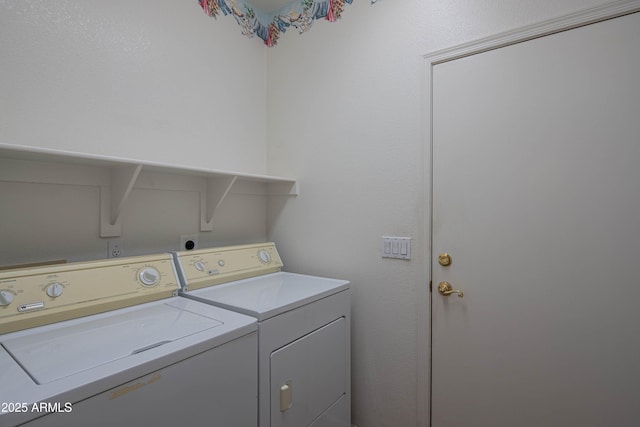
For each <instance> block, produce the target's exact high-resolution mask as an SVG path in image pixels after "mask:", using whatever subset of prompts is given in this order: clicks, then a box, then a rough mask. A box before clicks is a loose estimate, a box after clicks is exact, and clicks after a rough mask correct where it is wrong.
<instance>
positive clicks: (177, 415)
mask: <svg viewBox="0 0 640 427" xmlns="http://www.w3.org/2000/svg"><path fill="white" fill-rule="evenodd" d="M178 287H179V284H178V279H177V276H176V271H175V266H174V262H173V260H172V257H171V255H170V254H163V255H153V256H143V257H130V258H121V259H113V260H104V261H93V262H83V263H73V264H64V265H58V266H50V267H40V268H31V269H21V270H11V271H4V272H0V405H1V407H0V426H2V427H8V426H17V425H28V426H30V427H35V426H62V425H64V426H78V427H79V426H82V427H84V426H88V425H91V426H109V427H112V426H118V425H119V426H131V425H149V426H171V427H175V426H177V425H183V426H225V427H226V426H231V427H233V426H237V427H246V426H252V425H253V426H255V425H257V379H256V378H257V377H256V376H257V358H256V352H257V345H258V342H257V322H256V319H254V318H252V317H250V316H246V315H243V314H239V313H237V312H233V311H229V310H224V309H221V308H219V307H214V306H211V305H206V304H202V303H199V302H197V301H194V300H190V299H187V298H183V297H180V296H178Z"/></svg>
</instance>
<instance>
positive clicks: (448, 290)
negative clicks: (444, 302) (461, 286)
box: [438, 282, 464, 298]
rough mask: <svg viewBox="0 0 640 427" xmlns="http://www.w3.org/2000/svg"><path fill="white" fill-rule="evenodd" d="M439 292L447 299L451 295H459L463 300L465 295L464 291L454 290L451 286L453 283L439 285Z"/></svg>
mask: <svg viewBox="0 0 640 427" xmlns="http://www.w3.org/2000/svg"><path fill="white" fill-rule="evenodd" d="M438 292H440V293H441V294H442V295H444V296H446V297H448V296H449V295H451V294H458V298H462V297H463V296H464V293H463V292H462V291H459V290H457V289H453V287H452V286H451V283H449V282H440V283H438Z"/></svg>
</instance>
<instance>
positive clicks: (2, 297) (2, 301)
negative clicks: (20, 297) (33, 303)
mask: <svg viewBox="0 0 640 427" xmlns="http://www.w3.org/2000/svg"><path fill="white" fill-rule="evenodd" d="M12 302H13V294H12V293H11V292H9V291H0V307H2V306H6V305H9V304H11V303H12Z"/></svg>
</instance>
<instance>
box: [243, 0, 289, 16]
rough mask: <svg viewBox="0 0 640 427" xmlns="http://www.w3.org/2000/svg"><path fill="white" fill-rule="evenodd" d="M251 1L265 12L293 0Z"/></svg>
mask: <svg viewBox="0 0 640 427" xmlns="http://www.w3.org/2000/svg"><path fill="white" fill-rule="evenodd" d="M249 3H251V4H253V5H254V6H255V7H257V8H258V9H260V10H261V11H263V12H267V13H268V12H273V11H274V10H277V9H280V8H281V7H283V6H286V5H287V4H290V3H293V0H249Z"/></svg>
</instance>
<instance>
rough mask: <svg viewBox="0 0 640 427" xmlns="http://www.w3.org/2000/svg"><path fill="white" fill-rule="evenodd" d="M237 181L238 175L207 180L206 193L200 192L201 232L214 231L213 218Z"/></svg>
mask: <svg viewBox="0 0 640 427" xmlns="http://www.w3.org/2000/svg"><path fill="white" fill-rule="evenodd" d="M236 179H238V176H237V175H234V176H229V177H222V178H207V188H206V191H201V192H200V231H213V216H214V214H215V212H216V210H217V209H218V207H219V206H220V205H221V204H222V202H223V200H224V199H225V197H227V194H229V190H231V187H232V186H233V184H234V183H235V182H236Z"/></svg>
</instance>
